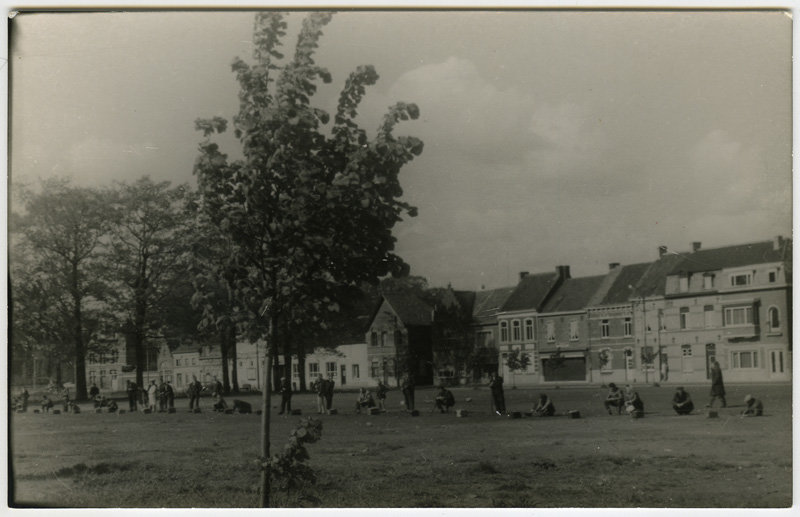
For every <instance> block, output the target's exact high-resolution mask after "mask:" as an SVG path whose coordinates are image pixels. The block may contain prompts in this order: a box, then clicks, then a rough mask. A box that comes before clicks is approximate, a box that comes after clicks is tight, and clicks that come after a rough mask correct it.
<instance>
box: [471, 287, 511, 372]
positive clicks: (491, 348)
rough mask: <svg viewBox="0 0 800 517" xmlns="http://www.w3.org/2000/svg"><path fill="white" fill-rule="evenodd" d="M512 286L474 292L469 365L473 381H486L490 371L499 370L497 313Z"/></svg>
mask: <svg viewBox="0 0 800 517" xmlns="http://www.w3.org/2000/svg"><path fill="white" fill-rule="evenodd" d="M514 289H515V288H514V287H501V288H498V289H488V290H481V291H478V292H476V293H475V302H474V304H473V306H472V332H473V335H474V337H473V343H474V347H475V348H474V354H475V355H474V361H473V364H472V365H470V366H471V373H472V380H473V381H486V380H487V379H486V378H487V377H488V375H489V374H490V373H497V372H498V371H499V366H500V365H499V359H500V351H499V348H498V343H499V328H498V323H497V314H498V313H499V312H500V309H501V308H502V307H503V305H504V304H505V303H506V301H507V300H508V297H509V296H511V293H512V292H514Z"/></svg>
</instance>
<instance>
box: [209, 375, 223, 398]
mask: <svg viewBox="0 0 800 517" xmlns="http://www.w3.org/2000/svg"><path fill="white" fill-rule="evenodd" d="M214 395H220V396H222V383H221V382H219V379H217V378H216V376H215V377H214V382H212V383H211V396H212V397H213V396H214Z"/></svg>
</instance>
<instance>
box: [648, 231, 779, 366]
mask: <svg viewBox="0 0 800 517" xmlns="http://www.w3.org/2000/svg"><path fill="white" fill-rule="evenodd" d="M791 246H792V241H791V240H790V239H784V238H782V237H776V238H775V239H773V240H771V241H763V242H756V243H750V244H742V245H736V246H725V247H720V248H713V249H701V245H700V243H699V242H696V243H694V245H693V251H692V253H687V254H684V255H683V257H682V260H680V261H679V262H678V263H677V264H676V265H675V266H674V267H673V268H672V269H671V270H670V271H669V273H668V274H667V275H666V283H665V292H664V298H665V302H664V309H663V316H662V324H663V325H662V329H661V344H662V349H663V351H664V352H665V354H666V355H667V358H668V361H669V365H670V380H673V381H676V382H692V381H705V380H707V379H708V378H710V366H711V360H712V359H716V360H717V361H719V363H720V366H721V367H722V369H723V372H724V376H725V379H726V380H727V381H731V382H750V381H764V380H789V379H791V334H792V329H791V314H792V303H791V283H790V282H791V278H790V270H791V254H792V250H791Z"/></svg>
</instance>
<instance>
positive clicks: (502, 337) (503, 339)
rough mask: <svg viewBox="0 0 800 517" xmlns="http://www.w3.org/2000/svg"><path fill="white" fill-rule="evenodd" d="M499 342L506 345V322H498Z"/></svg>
mask: <svg viewBox="0 0 800 517" xmlns="http://www.w3.org/2000/svg"><path fill="white" fill-rule="evenodd" d="M500 342H501V343H508V322H507V321H501V322H500Z"/></svg>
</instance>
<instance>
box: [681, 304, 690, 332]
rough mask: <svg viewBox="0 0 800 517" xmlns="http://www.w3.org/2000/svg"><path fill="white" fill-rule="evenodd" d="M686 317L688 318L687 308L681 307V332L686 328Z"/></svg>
mask: <svg viewBox="0 0 800 517" xmlns="http://www.w3.org/2000/svg"><path fill="white" fill-rule="evenodd" d="M688 317H689V307H681V310H680V318H681V330H683V329H685V328H687V324H686V319H687V318H688Z"/></svg>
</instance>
